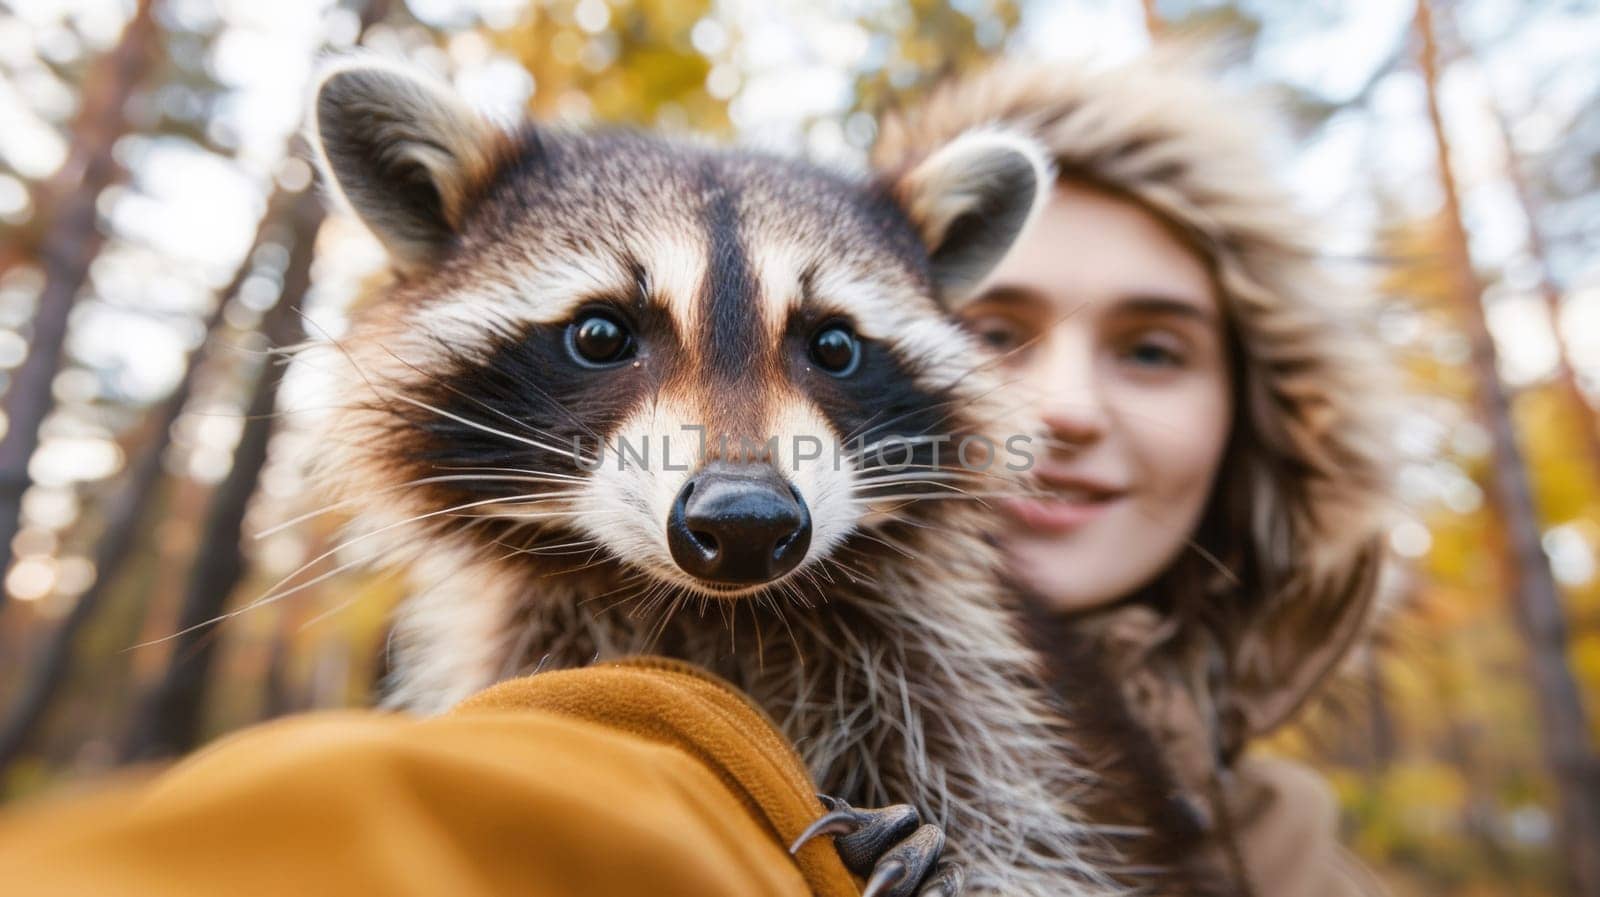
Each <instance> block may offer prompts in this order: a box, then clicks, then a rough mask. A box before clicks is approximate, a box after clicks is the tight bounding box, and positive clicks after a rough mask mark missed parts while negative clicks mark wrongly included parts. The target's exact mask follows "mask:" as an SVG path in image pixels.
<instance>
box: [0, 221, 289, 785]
mask: <svg viewBox="0 0 1600 897" xmlns="http://www.w3.org/2000/svg"><path fill="white" fill-rule="evenodd" d="M294 198H295V194H293V193H290V192H288V191H286V190H283V189H279V190H278V191H276V192H275V193H274V194H273V197H272V199H271V200H270V201H269V202H268V203H267V212H266V215H265V216H263V217H262V219H261V226H260V228H259V229H258V230H257V232H256V238H255V241H254V243H253V244H252V246H251V249H250V251H249V252H247V253H246V254H245V257H244V259H243V261H241V262H240V264H239V267H238V269H237V270H236V271H235V272H234V275H233V277H232V279H231V280H230V282H229V283H228V285H227V286H225V287H224V288H223V289H222V290H221V291H219V293H218V295H217V305H216V308H215V309H213V310H212V312H211V314H210V315H209V316H207V318H206V321H205V334H206V336H205V338H204V339H202V341H201V343H200V347H199V348H197V349H195V351H194V352H193V353H192V354H191V355H190V356H189V362H188V364H187V366H186V367H185V369H184V372H183V377H182V378H181V379H179V381H178V385H177V386H175V387H173V390H172V392H171V393H170V394H169V395H168V396H167V398H166V399H165V400H163V401H162V402H161V404H159V405H157V406H156V407H155V408H153V409H152V410H151V411H150V414H149V418H148V420H147V421H146V423H145V424H144V427H143V429H144V430H145V431H146V433H145V438H144V439H143V440H142V442H141V447H140V449H139V455H138V457H137V458H136V459H135V460H134V462H133V463H132V464H131V465H129V467H128V472H127V474H126V476H125V477H124V478H123V482H122V484H121V486H120V487H119V488H118V490H117V492H116V494H115V495H114V496H112V498H111V499H110V500H109V501H108V502H107V503H106V505H105V511H104V516H105V521H104V524H103V527H102V530H101V535H100V538H99V540H98V541H97V542H96V543H95V548H94V568H95V581H94V583H93V584H92V585H90V586H89V588H88V589H87V590H85V591H84V593H83V594H82V595H80V596H78V600H77V602H76V603H75V604H73V606H72V610H71V611H69V612H68V614H67V616H66V617H65V618H64V619H63V620H62V621H61V624H60V626H58V627H57V628H56V630H55V632H53V633H51V635H50V644H49V645H48V646H46V647H45V649H44V653H43V655H41V657H40V659H39V661H38V663H37V665H36V666H35V667H34V669H33V672H32V675H31V676H30V677H29V679H28V683H27V685H26V686H24V688H23V691H22V693H21V694H20V695H19V696H18V698H17V701H16V703H15V705H14V706H13V708H12V710H11V713H10V715H8V716H7V717H6V720H5V724H4V726H0V773H3V772H4V771H5V769H6V768H7V767H8V766H10V764H11V763H12V762H14V761H15V760H16V759H17V756H18V755H19V754H20V753H21V752H22V751H23V749H25V748H26V747H27V745H28V743H29V741H30V740H31V739H33V738H34V737H36V735H37V727H38V725H39V723H40V721H41V720H43V719H44V716H45V714H46V712H47V711H48V710H49V709H50V705H51V702H52V700H54V698H55V696H56V694H57V693H58V692H59V691H60V689H61V686H62V685H63V684H64V683H65V682H66V679H67V673H68V671H69V670H70V668H71V664H72V656H73V650H74V647H75V646H76V644H77V641H78V637H79V635H80V634H81V633H82V631H83V629H84V627H85V626H86V625H87V624H88V623H89V621H90V620H91V619H92V618H93V617H94V615H95V612H96V611H97V610H99V608H100V606H101V604H103V603H104V600H105V598H106V596H107V595H108V594H109V593H110V591H111V589H112V587H113V586H114V585H115V583H116V582H117V579H118V577H119V575H120V574H121V572H122V570H123V568H124V566H126V564H127V562H128V560H129V559H130V558H131V557H132V556H133V552H134V549H135V547H136V546H137V545H138V544H139V539H138V534H139V532H140V528H139V525H138V524H139V521H141V520H143V519H145V517H146V516H147V515H148V514H149V512H150V508H151V507H152V506H153V505H154V503H155V497H156V495H157V494H158V493H159V491H160V490H159V487H160V485H161V481H162V460H163V458H164V457H165V455H166V453H167V449H168V448H169V447H170V446H171V445H172V428H173V425H174V424H175V423H177V421H178V417H179V416H180V415H181V414H182V413H183V409H184V407H185V406H186V405H187V404H188V402H189V397H190V395H191V394H193V392H194V387H195V381H196V379H197V378H198V375H199V371H200V368H201V366H202V365H203V364H204V363H205V361H206V358H207V352H206V346H207V345H208V344H209V343H210V341H211V339H212V337H213V336H214V334H215V333H216V332H217V330H218V328H219V327H220V326H221V324H222V319H223V313H224V311H226V309H227V306H228V302H229V301H230V300H231V299H232V298H233V296H234V295H235V294H237V293H238V291H239V287H240V286H241V285H243V283H244V281H245V279H246V278H248V277H249V276H250V274H251V272H252V271H253V270H254V268H255V266H254V263H253V257H254V255H255V249H256V248H257V247H260V246H261V245H262V244H263V243H264V242H265V241H266V238H267V235H268V232H269V230H270V229H271V227H273V225H274V224H275V223H278V222H281V221H282V220H283V216H284V215H285V213H286V212H287V210H288V208H289V207H290V205H291V204H292V203H293V201H294Z"/></svg>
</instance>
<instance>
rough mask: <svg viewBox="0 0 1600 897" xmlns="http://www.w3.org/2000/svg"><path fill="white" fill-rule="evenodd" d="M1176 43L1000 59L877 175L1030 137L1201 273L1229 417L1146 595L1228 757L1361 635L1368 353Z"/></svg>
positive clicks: (881, 150) (1291, 212)
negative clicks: (1153, 48)
mask: <svg viewBox="0 0 1600 897" xmlns="http://www.w3.org/2000/svg"><path fill="white" fill-rule="evenodd" d="M1195 62H1196V60H1195V57H1194V54H1192V53H1190V52H1188V51H1186V50H1181V49H1179V50H1170V49H1169V50H1164V51H1159V52H1156V53H1153V54H1151V55H1150V56H1148V57H1146V58H1145V59H1142V60H1139V61H1136V62H1133V63H1129V64H1125V65H1121V66H1118V67H1115V68H1111V69H1105V70H1101V71H1093V70H1090V69H1088V68H1086V67H1081V66H1061V65H1029V64H1018V63H1007V64H1001V65H997V66H995V67H992V68H990V69H988V70H986V71H983V72H981V73H979V74H977V75H975V76H972V77H968V78H964V79H961V80H958V81H954V82H951V83H948V84H946V85H944V86H943V87H941V88H940V89H938V90H936V91H935V92H934V93H933V94H932V95H931V96H930V97H929V98H928V99H927V100H926V101H924V102H923V103H921V104H919V105H918V106H917V107H916V108H914V109H911V110H908V111H905V112H902V113H899V114H896V115H892V116H890V117H888V118H887V119H886V120H885V121H884V123H883V125H882V128H881V131H880V136H879V139H878V143H877V145H876V147H875V148H874V151H873V158H874V162H875V164H876V165H877V166H879V167H880V168H882V169H884V170H897V169H899V168H901V167H902V166H905V165H908V164H911V162H912V161H913V160H915V159H916V158H918V157H919V156H920V155H921V154H922V153H923V152H926V151H927V149H928V148H931V147H935V146H938V145H939V144H940V143H941V142H943V141H944V140H947V139H949V137H950V136H951V135H953V134H956V133H960V132H961V131H964V130H968V129H971V128H974V127H986V126H998V127H1003V128H1007V129H1011V130H1016V131H1021V132H1023V133H1026V134H1029V135H1031V136H1032V137H1034V138H1035V139H1037V140H1038V141H1039V142H1040V143H1041V144H1042V145H1043V146H1044V147H1045V148H1046V150H1047V151H1048V152H1049V153H1050V154H1051V155H1052V156H1053V157H1054V162H1055V164H1056V167H1057V170H1058V172H1059V173H1060V176H1061V177H1062V178H1063V179H1066V180H1070V181H1074V182H1083V183H1085V184H1087V185H1089V186H1093V187H1096V188H1099V189H1102V190H1107V191H1110V192H1111V193H1113V194H1115V195H1117V196H1121V197H1126V198H1127V199H1129V200H1131V201H1133V202H1136V203H1138V204H1139V205H1140V206H1142V207H1144V208H1146V209H1148V210H1150V211H1152V212H1153V213H1154V214H1155V215H1156V216H1157V217H1158V218H1159V219H1161V220H1162V221H1164V222H1166V223H1167V224H1169V225H1170V226H1171V227H1173V228H1174V230H1175V231H1176V232H1177V233H1178V234H1179V235H1180V236H1181V237H1182V238H1183V239H1184V241H1185V242H1186V243H1187V244H1188V245H1190V246H1191V247H1192V248H1193V249H1194V250H1195V251H1196V252H1197V253H1198V254H1199V255H1200V257H1201V258H1202V259H1203V260H1204V261H1205V262H1206V263H1207V264H1208V265H1209V267H1210V269H1211V272H1212V275H1213V277H1214V279H1215V283H1216V287H1217V291H1218V296H1219V298H1220V300H1221V304H1222V306H1223V309H1224V317H1225V319H1226V321H1227V325H1228V328H1229V331H1230V341H1231V343H1232V345H1231V347H1230V348H1231V350H1232V351H1231V353H1230V354H1231V358H1232V360H1233V365H1234V370H1233V374H1234V389H1235V390H1236V395H1235V406H1234V407H1235V409H1236V410H1235V413H1234V421H1233V427H1232V431H1231V434H1230V437H1229V445H1228V448H1227V451H1226V453H1225V455H1224V459H1225V460H1224V462H1223V465H1222V469H1221V470H1220V471H1219V473H1218V477H1217V482H1216V484H1215V486H1214V488H1213V494H1212V497H1211V500H1210V502H1209V505H1208V507H1207V510H1206V512H1205V515H1204V518H1203V520H1202V522H1201V525H1200V527H1199V529H1198V531H1197V534H1196V538H1195V539H1194V541H1193V542H1192V547H1193V549H1194V550H1193V551H1192V552H1186V553H1185V554H1184V556H1183V557H1181V558H1180V559H1179V560H1177V561H1176V562H1174V563H1173V564H1172V565H1171V567H1170V569H1168V570H1167V571H1166V572H1165V573H1164V574H1163V575H1162V576H1161V577H1160V578H1159V579H1158V581H1157V582H1156V583H1155V584H1154V585H1152V586H1150V587H1147V588H1146V589H1143V590H1141V592H1140V594H1139V595H1138V596H1135V599H1134V600H1140V601H1143V602H1145V603H1147V604H1149V605H1151V606H1153V607H1154V608H1156V609H1157V611H1158V612H1159V613H1160V614H1161V615H1162V618H1163V626H1162V627H1161V630H1160V632H1159V634H1158V636H1157V638H1156V639H1155V643H1154V644H1152V645H1151V646H1150V647H1149V649H1148V651H1147V652H1146V654H1147V656H1148V657H1150V658H1151V659H1154V660H1158V661H1159V662H1161V663H1163V664H1166V665H1169V666H1170V667H1171V669H1170V670H1169V672H1170V673H1171V674H1173V675H1176V676H1179V677H1181V678H1182V679H1183V680H1184V682H1185V684H1186V685H1187V686H1188V687H1189V688H1190V690H1191V691H1192V692H1193V693H1194V694H1195V696H1196V698H1197V702H1198V703H1199V704H1200V706H1201V707H1202V709H1203V711H1204V712H1206V713H1207V715H1208V716H1209V717H1210V718H1211V719H1212V720H1213V721H1214V722H1215V723H1216V726H1215V729H1216V731H1217V732H1218V735H1219V736H1220V738H1221V745H1220V747H1221V749H1222V750H1223V752H1224V753H1225V754H1232V753H1233V752H1234V751H1236V750H1237V749H1238V747H1240V746H1241V745H1242V743H1243V741H1244V740H1245V739H1246V738H1247V737H1248V736H1250V735H1253V734H1260V733H1263V732H1265V731H1267V730H1270V729H1271V728H1274V727H1275V726H1277V725H1278V724H1279V723H1281V722H1283V721H1284V720H1285V719H1286V718H1287V717H1288V716H1290V715H1291V714H1292V713H1293V712H1294V710H1295V709H1297V707H1298V706H1299V705H1300V704H1301V703H1302V702H1303V700H1304V699H1305V697H1306V696H1307V695H1308V694H1309V693H1311V692H1312V691H1313V690H1314V688H1315V686H1316V685H1317V683H1318V682H1320V681H1321V680H1322V679H1323V678H1325V677H1326V675H1327V674H1328V673H1329V671H1330V670H1331V668H1332V667H1333V666H1334V665H1335V664H1336V663H1337V661H1338V660H1339V659H1340V658H1341V657H1342V656H1343V655H1344V654H1345V653H1346V650H1347V649H1348V648H1349V647H1350V646H1351V645H1352V644H1353V643H1354V642H1355V640H1356V639H1357V637H1358V636H1360V635H1361V634H1362V633H1363V632H1364V630H1365V627H1366V623H1367V621H1368V620H1369V618H1370V615H1371V614H1370V611H1371V607H1372V602H1373V596H1374V593H1375V591H1376V580H1377V576H1376V574H1377V570H1378V567H1379V566H1380V561H1381V557H1382V547H1381V546H1382V541H1381V538H1380V525H1381V511H1382V506H1383V502H1384V498H1385V495H1386V492H1387V483H1386V477H1385V475H1384V472H1383V471H1384V468H1383V461H1382V452H1381V445H1382V440H1381V439H1380V438H1378V432H1379V426H1378V422H1377V415H1376V414H1375V412H1374V403H1375V401H1376V397H1377V391H1376V390H1375V389H1374V388H1373V384H1372V381H1371V374H1372V372H1373V371H1374V370H1375V369H1376V365H1375V364H1374V362H1375V360H1376V359H1375V358H1374V357H1373V355H1372V354H1370V353H1371V350H1372V346H1373V342H1372V341H1371V340H1370V339H1367V338H1366V337H1365V335H1364V334H1362V333H1361V332H1360V330H1359V328H1358V327H1357V326H1355V322H1356V321H1357V320H1359V316H1360V314H1361V312H1362V311H1363V308H1362V307H1361V306H1362V302H1361V301H1360V300H1361V299H1362V297H1361V296H1360V294H1359V293H1358V292H1356V291H1353V290H1349V289H1343V290H1341V289H1340V288H1339V287H1338V286H1336V281H1335V280H1334V279H1333V278H1332V277H1330V275H1329V272H1328V270H1327V268H1328V265H1327V261H1328V260H1327V258H1326V257H1325V256H1324V254H1323V253H1322V252H1321V251H1320V250H1319V248H1318V247H1317V245H1316V243H1315V242H1314V240H1315V237H1314V235H1313V231H1314V229H1313V228H1312V227H1311V226H1310V224H1309V222H1308V221H1307V220H1306V219H1305V217H1303V216H1302V215H1301V214H1299V213H1298V212H1297V211H1296V209H1295V205H1294V203H1293V202H1292V201H1291V199H1290V197H1289V195H1288V194H1287V192H1286V191H1285V190H1284V189H1283V188H1282V187H1281V185H1279V184H1277V183H1276V182H1275V181H1274V179H1273V178H1272V177H1270V168H1269V166H1268V164H1267V163H1266V160H1265V159H1264V157H1263V153H1262V145H1263V143H1264V141H1265V138H1266V137H1267V136H1269V133H1270V132H1269V130H1268V129H1266V128H1265V127H1263V125H1262V123H1261V119H1260V117H1259V116H1258V114H1257V113H1255V112H1254V111H1253V110H1252V108H1251V107H1250V105H1249V104H1246V103H1241V102H1240V101H1239V100H1238V98H1235V97H1230V96H1228V95H1226V94H1225V93H1224V92H1223V91H1221V90H1219V89H1218V88H1217V87H1216V86H1215V85H1214V84H1213V83H1211V81H1210V80H1209V79H1208V78H1207V77H1206V76H1205V75H1204V74H1203V72H1202V71H1201V70H1200V69H1199V67H1198V66H1197V65H1196V64H1195Z"/></svg>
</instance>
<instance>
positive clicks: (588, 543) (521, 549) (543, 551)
mask: <svg viewBox="0 0 1600 897" xmlns="http://www.w3.org/2000/svg"><path fill="white" fill-rule="evenodd" d="M494 544H496V545H499V546H500V547H501V548H509V549H510V550H511V554H509V555H506V557H515V556H516V555H519V554H522V555H528V556H530V557H562V556H565V555H569V554H585V553H593V552H592V551H591V549H592V547H593V546H594V540H593V539H583V540H580V541H577V542H561V543H558V544H556V545H544V546H540V547H538V548H529V547H525V546H519V545H508V544H507V543H506V542H505V541H504V540H503V539H496V540H494ZM569 548H572V549H576V550H574V551H566V550H564V549H569ZM557 549H563V550H557ZM578 569H579V570H582V569H583V568H582V567H579V568H578Z"/></svg>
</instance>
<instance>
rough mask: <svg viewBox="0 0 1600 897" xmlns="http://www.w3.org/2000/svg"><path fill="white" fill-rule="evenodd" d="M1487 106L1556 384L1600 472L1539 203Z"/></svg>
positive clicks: (1596, 422)
mask: <svg viewBox="0 0 1600 897" xmlns="http://www.w3.org/2000/svg"><path fill="white" fill-rule="evenodd" d="M1489 109H1490V111H1491V112H1492V113H1493V115H1494V120H1495V123H1496V125H1497V126H1498V127H1499V130H1500V139H1501V141H1502V143H1503V144H1504V146H1505V154H1506V170H1505V174H1506V180H1507V181H1508V182H1509V183H1510V184H1511V188H1512V192H1513V193H1515V194H1516V197H1517V202H1518V203H1519V204H1520V205H1521V206H1522V214H1523V216H1524V217H1526V218H1527V219H1528V254H1529V255H1531V256H1532V257H1533V262H1534V265H1535V266H1536V267H1537V269H1538V272H1539V283H1538V290H1539V298H1541V299H1542V300H1544V307H1545V311H1546V312H1547V313H1548V314H1549V315H1550V327H1551V329H1553V330H1554V331H1555V334H1556V369H1555V374H1554V377H1555V382H1556V386H1557V388H1558V389H1559V390H1560V391H1561V393H1562V397H1563V399H1564V400H1565V401H1566V403H1567V405H1568V406H1570V407H1571V408H1572V410H1573V412H1574V413H1575V414H1576V415H1577V416H1578V421H1577V423H1578V429H1579V430H1580V431H1582V440H1583V450H1584V452H1585V454H1586V455H1587V456H1588V459H1589V463H1590V464H1591V465H1592V466H1593V467H1594V469H1595V471H1596V473H1600V414H1597V413H1596V411H1595V407H1594V406H1593V405H1591V404H1589V400H1588V398H1587V397H1586V396H1584V394H1583V389H1582V387H1580V386H1579V385H1578V374H1577V371H1576V370H1575V369H1574V368H1573V365H1572V358H1571V353H1570V352H1569V351H1568V349H1567V342H1566V340H1565V339H1563V338H1562V336H1561V287H1560V286H1559V285H1558V284H1557V283H1556V281H1555V277H1554V276H1553V275H1552V274H1551V272H1550V254H1549V252H1548V250H1547V249H1546V246H1545V239H1544V231H1543V230H1542V229H1541V227H1540V225H1539V205H1538V203H1537V202H1536V201H1535V200H1534V198H1533V191H1532V190H1530V189H1529V188H1528V178H1527V176H1526V175H1524V174H1523V171H1522V159H1521V158H1520V157H1519V156H1518V154H1517V145H1516V142H1515V141H1514V140H1512V138H1511V127H1510V125H1509V124H1508V123H1507V122H1506V115H1505V111H1504V110H1502V109H1501V108H1500V107H1499V105H1498V104H1496V103H1495V102H1494V98H1493V97H1491V98H1490V99H1489Z"/></svg>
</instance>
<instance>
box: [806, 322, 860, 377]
mask: <svg viewBox="0 0 1600 897" xmlns="http://www.w3.org/2000/svg"><path fill="white" fill-rule="evenodd" d="M809 354H810V356H811V362H812V363H813V364H815V365H816V366H817V367H819V368H822V369H823V370H825V371H827V372H828V373H830V374H832V375H834V376H835V377H847V376H849V375H850V374H852V373H854V372H855V369H856V365H857V364H859V363H860V362H861V341H860V340H859V339H857V338H856V334H855V331H853V330H851V329H850V328H849V327H847V326H845V325H843V324H829V325H828V326H826V327H824V328H822V329H821V330H819V331H817V333H816V335H815V336H813V337H811V346H810V350H809Z"/></svg>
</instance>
